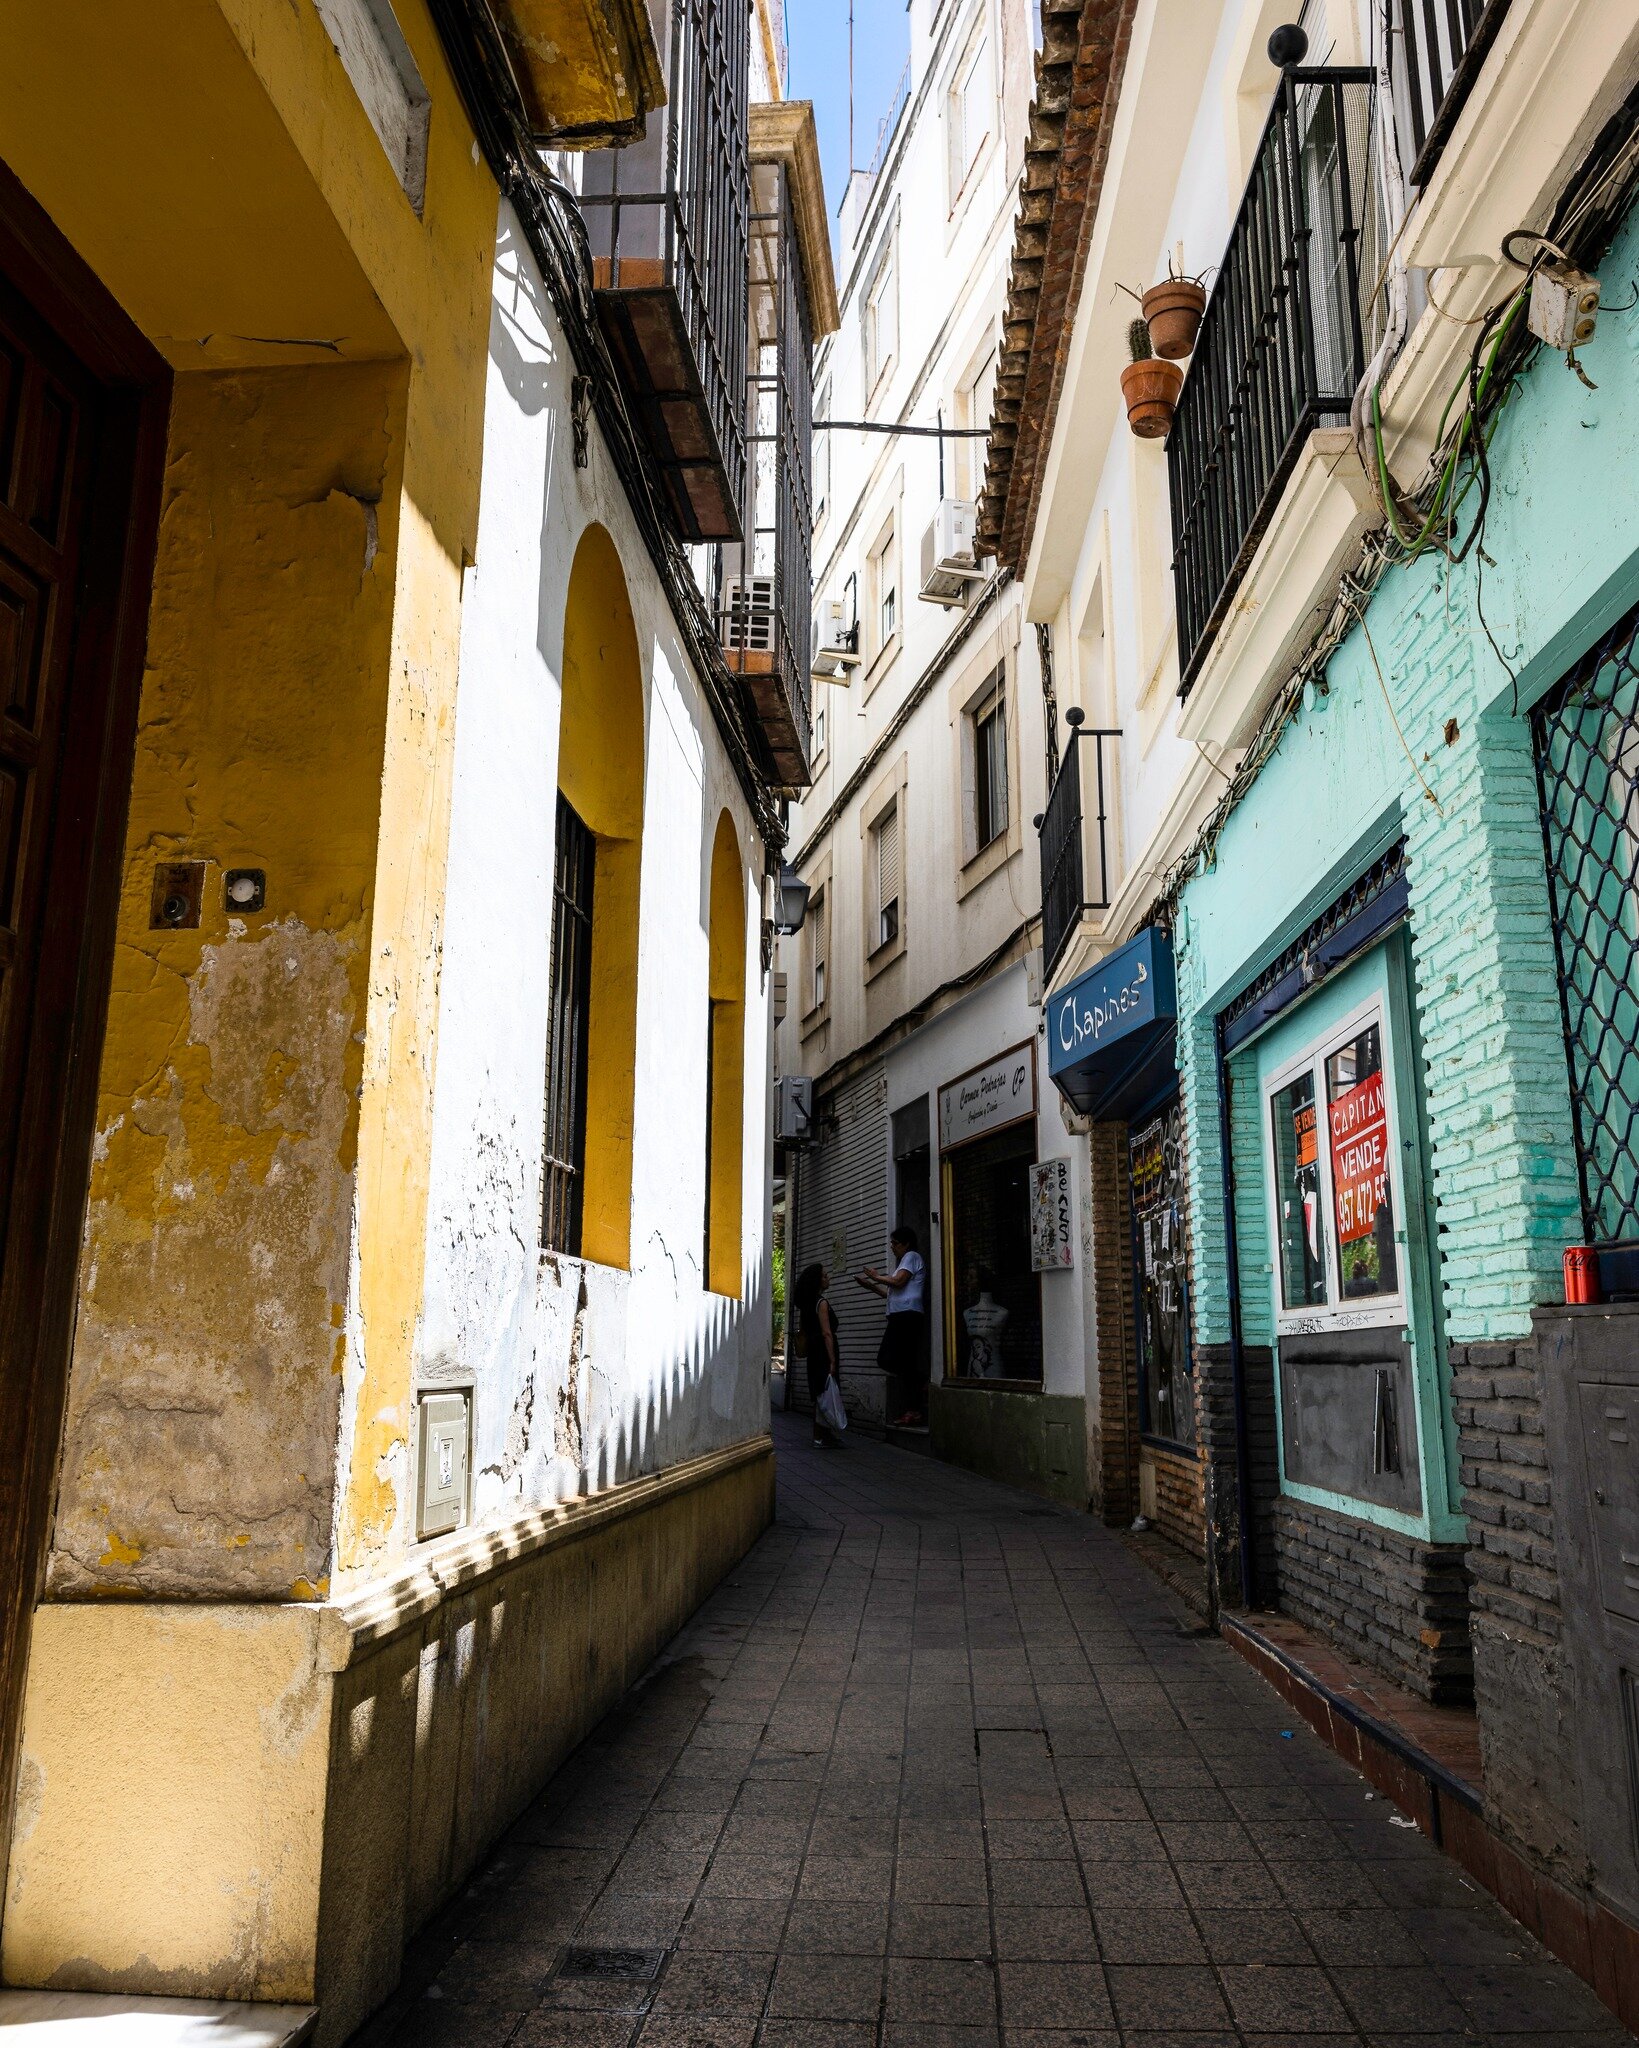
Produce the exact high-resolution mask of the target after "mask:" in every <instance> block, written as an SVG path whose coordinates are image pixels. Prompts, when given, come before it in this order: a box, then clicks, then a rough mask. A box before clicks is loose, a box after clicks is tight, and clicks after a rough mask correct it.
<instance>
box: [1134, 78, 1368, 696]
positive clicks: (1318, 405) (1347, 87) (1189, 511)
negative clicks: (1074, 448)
mask: <svg viewBox="0 0 1639 2048" xmlns="http://www.w3.org/2000/svg"><path fill="white" fill-rule="evenodd" d="M1373 78H1374V74H1373V73H1372V72H1371V71H1370V70H1368V69H1365V68H1358V69H1356V68H1349V69H1342V68H1338V69H1325V70H1322V69H1292V70H1288V71H1287V72H1285V73H1284V74H1283V75H1282V78H1281V82H1280V85H1279V87H1278V88H1277V90H1276V93H1275V102H1274V105H1273V107H1272V108H1271V110H1270V114H1269V120H1268V123H1267V125H1266V127H1265V129H1264V132H1263V137H1262V140H1261V141H1260V143H1259V145H1258V154H1257V158H1256V160H1255V162H1254V164H1253V168H1252V175H1251V178H1250V180H1249V181H1248V184H1247V188H1246V194H1245V196H1244V198H1243V199H1242V201H1241V205H1240V210H1239V212H1238V213H1237V215H1236V217H1235V224H1234V227H1233V229H1232V230H1231V233H1230V238H1229V246H1228V248H1227V249H1226V250H1225V252H1224V256H1223V261H1222V263H1221V264H1220V266H1219V270H1218V275H1217V279H1216V281H1215V283H1214V285H1213V290H1212V296H1211V298H1210V300H1209V301H1208V303H1207V309H1206V314H1205V317H1204V318H1203V320H1202V322H1201V332H1200V336H1199V338H1198V340H1197V342H1196V345H1195V353H1194V356H1193V357H1192V359H1191V362H1190V367H1189V374H1188V376H1187V377H1186V378H1185V380H1184V388H1183V390H1182V392H1181V393H1180V394H1179V399H1178V410H1177V414H1176V416H1175V418H1174V420H1173V426H1172V432H1171V433H1170V434H1169V435H1168V437H1167V466H1168V474H1169V479H1170V483H1171V496H1172V537H1173V565H1172V567H1173V582H1174V588H1175V594H1176V600H1177V617H1178V655H1179V666H1180V691H1181V694H1182V695H1184V696H1186V697H1187V696H1188V694H1189V690H1190V686H1191V684H1192V683H1193V682H1194V680H1195V677H1196V674H1197V672H1198V670H1199V669H1200V667H1201V665H1202V663H1203V662H1204V660H1205V659H1206V656H1207V654H1208V652H1209V650H1210V648H1211V646H1212V642H1213V638H1214V636H1215V635H1216V633H1217V632H1218V629H1219V627H1220V626H1221V625H1222V623H1223V621H1224V618H1225V616H1226V614H1227V612H1228V610H1229V607H1230V604H1231V602H1232V601H1233V599H1234V596H1235V592H1236V589H1237V588H1238V586H1239V584H1240V582H1241V579H1242V577H1243V576H1244V575H1245V573H1246V570H1247V567H1248V565H1249V564H1250V562H1251V560H1252V557H1253V555H1254V554H1255V553H1256V550H1257V545H1258V541H1259V539H1260V537H1261V536H1262V534H1263V532H1264V530H1265V528H1266V527H1267V526H1268V524H1269V521H1270V518H1271V516H1272V515H1273V513H1274V511H1275V508H1276V507H1277V505H1278V504H1279V502H1280V497H1281V493H1282V491H1283V490H1284V488H1285V486H1286V483H1287V480H1288V478H1289V477H1290V476H1291V474H1292V471H1293V468H1294V466H1295V465H1296V463H1297V460H1298V457H1299V455H1300V454H1301V453H1302V451H1303V448H1304V446H1305V444H1306V443H1307V441H1308V439H1309V436H1310V435H1311V434H1312V433H1313V432H1314V431H1315V429H1317V428H1320V427H1335V426H1342V425H1344V424H1346V422H1347V420H1348V416H1349V405H1350V401H1351V400H1352V398H1353V396H1354V393H1355V389H1356V387H1357V386H1358V384H1359V382H1360V379H1361V377H1362V375H1363V374H1364V371H1365V366H1366V361H1367V357H1368V354H1369V351H1370V347H1371V346H1372V345H1373V338H1372V331H1371V328H1370V324H1369V321H1368V318H1367V316H1366V313H1365V311H1364V309H1363V306H1362V286H1361V280H1362V278H1363V277H1364V278H1365V280H1366V286H1367V289H1368V290H1369V288H1370V285H1371V283H1372V281H1373V280H1374V279H1375V278H1376V275H1377V270H1378V267H1379V264H1380V262H1381V250H1382V246H1383V218H1384V216H1383V208H1382V205H1381V200H1380V196H1379V188H1378V185H1377V179H1376V167H1375V163H1374V160H1373V154H1372V149H1371V129H1372V94H1373Z"/></svg>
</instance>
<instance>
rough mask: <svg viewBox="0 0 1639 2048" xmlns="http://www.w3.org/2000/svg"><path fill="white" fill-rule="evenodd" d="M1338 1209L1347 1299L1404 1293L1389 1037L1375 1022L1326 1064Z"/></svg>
mask: <svg viewBox="0 0 1639 2048" xmlns="http://www.w3.org/2000/svg"><path fill="white" fill-rule="evenodd" d="M1326 1114H1327V1120H1328V1123H1329V1126H1330V1134H1331V1146H1332V1152H1331V1167H1332V1207H1333V1220H1334V1222H1335V1224H1336V1227H1337V1247H1338V1264H1339V1267H1340V1269H1341V1275H1342V1285H1343V1294H1344V1297H1345V1298H1346V1299H1350V1300H1354V1299H1359V1298H1360V1297H1362V1296H1366V1295H1379V1294H1397V1293H1398V1292H1399V1291H1400V1276H1399V1268H1398V1263H1397V1261H1396V1258H1395V1249H1394V1197H1393V1193H1392V1191H1391V1189H1390V1185H1389V1125H1388V1102H1387V1098H1386V1096H1385V1093H1384V1077H1383V1035H1382V1031H1381V1029H1380V1027H1379V1026H1378V1025H1376V1024H1368V1025H1367V1026H1366V1028H1365V1030H1364V1031H1362V1032H1361V1033H1360V1034H1359V1035H1358V1036H1357V1037H1355V1038H1351V1039H1350V1040H1349V1042H1348V1044H1347V1045H1342V1046H1339V1047H1338V1049H1337V1051H1336V1052H1334V1053H1333V1054H1331V1056H1330V1057H1329V1058H1328V1059H1327V1061H1326Z"/></svg>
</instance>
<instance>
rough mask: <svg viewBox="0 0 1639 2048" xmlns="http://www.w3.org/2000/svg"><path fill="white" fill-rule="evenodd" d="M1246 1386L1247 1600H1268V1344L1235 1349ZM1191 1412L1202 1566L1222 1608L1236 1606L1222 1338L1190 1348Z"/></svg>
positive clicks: (1234, 1480) (1233, 1465) (1231, 1425)
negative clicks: (1197, 1452)
mask: <svg viewBox="0 0 1639 2048" xmlns="http://www.w3.org/2000/svg"><path fill="white" fill-rule="evenodd" d="M1241 1373H1242V1378H1243V1380H1244V1383H1245V1389H1246V1415H1247V1447H1248V1452H1249V1457H1248V1465H1249V1476H1250V1478H1251V1482H1252V1506H1251V1546H1252V1582H1253V1600H1254V1604H1256V1605H1258V1606H1273V1605H1274V1602H1275V1597H1276V1585H1275V1566H1274V1558H1275V1499H1276V1495H1277V1494H1278V1493H1279V1491H1280V1468H1279V1466H1278V1464H1277V1462H1276V1456H1275V1360H1274V1353H1273V1352H1272V1351H1271V1350H1270V1349H1269V1347H1268V1346H1267V1345H1248V1346H1246V1347H1245V1348H1244V1350H1243V1352H1242V1355H1241ZM1195 1389H1196V1395H1195V1412H1196V1425H1197V1428H1198V1429H1199V1431H1200V1445H1201V1474H1202V1480H1203V1483H1204V1487H1205V1493H1206V1503H1207V1512H1208V1523H1207V1527H1208V1534H1209V1550H1208V1559H1207V1563H1208V1569H1209V1571H1210V1572H1211V1573H1212V1576H1213V1578H1214V1580H1215V1582H1216V1584H1217V1587H1218V1597H1219V1599H1220V1600H1221V1601H1222V1602H1223V1604H1224V1605H1225V1606H1226V1607H1239V1606H1240V1605H1241V1553H1240V1482H1239V1470H1238V1466H1237V1462H1236V1457H1235V1390H1234V1382H1233V1377H1232V1375H1231V1372H1230V1366H1229V1346H1228V1345H1227V1344H1202V1345H1198V1346H1197V1347H1196V1351H1195Z"/></svg>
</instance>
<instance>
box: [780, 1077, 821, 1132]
mask: <svg viewBox="0 0 1639 2048" xmlns="http://www.w3.org/2000/svg"><path fill="white" fill-rule="evenodd" d="M813 1121H814V1084H813V1082H812V1081H811V1080H810V1079H809V1077H808V1076H807V1075H806V1074H782V1075H781V1076H780V1078H779V1080H777V1081H776V1082H775V1083H774V1135H775V1137H776V1138H777V1139H778V1140H779V1141H780V1143H781V1144H782V1145H802V1144H806V1143H807V1141H808V1138H809V1135H810V1133H811V1130H812V1126H813Z"/></svg>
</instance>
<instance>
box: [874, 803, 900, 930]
mask: <svg viewBox="0 0 1639 2048" xmlns="http://www.w3.org/2000/svg"><path fill="white" fill-rule="evenodd" d="M898 899H899V806H898V804H897V803H896V804H895V805H894V806H893V807H892V809H891V810H887V811H884V812H883V814H882V818H881V821H880V823H879V824H878V825H877V828H876V907H877V909H878V910H879V911H883V910H886V909H887V907H888V905H889V904H890V903H895V902H897V901H898Z"/></svg>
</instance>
